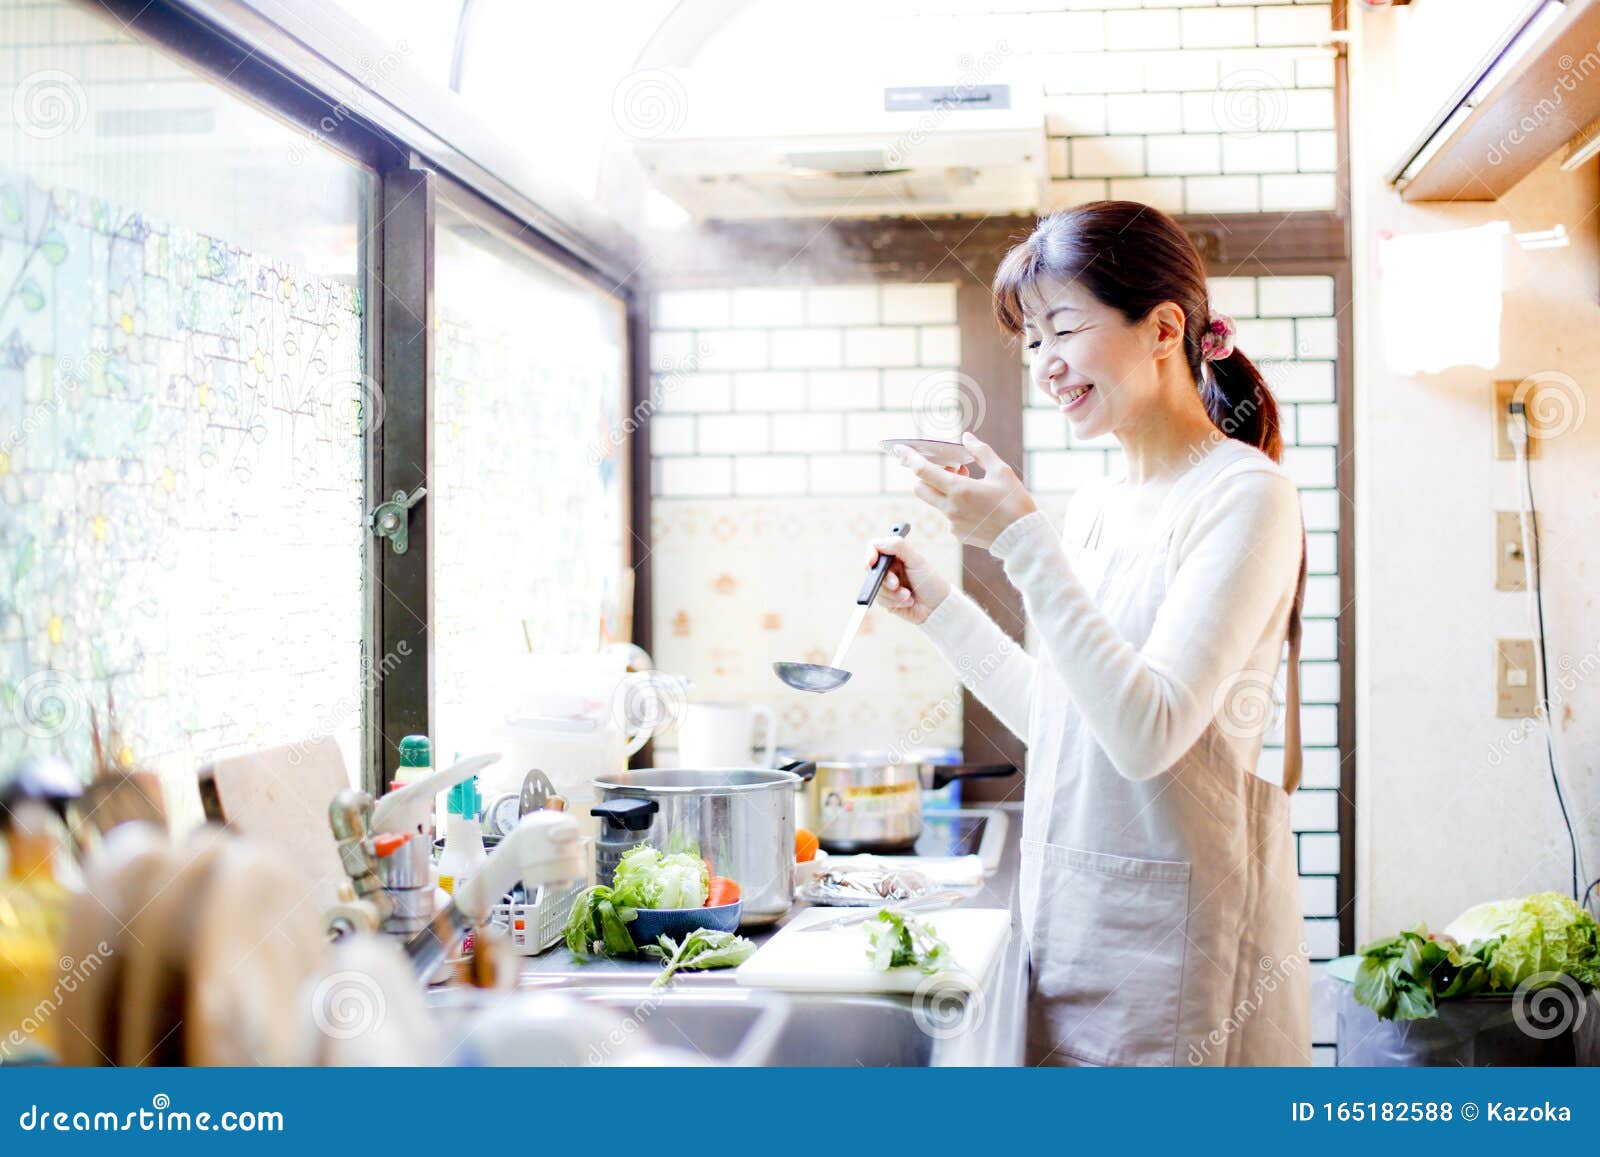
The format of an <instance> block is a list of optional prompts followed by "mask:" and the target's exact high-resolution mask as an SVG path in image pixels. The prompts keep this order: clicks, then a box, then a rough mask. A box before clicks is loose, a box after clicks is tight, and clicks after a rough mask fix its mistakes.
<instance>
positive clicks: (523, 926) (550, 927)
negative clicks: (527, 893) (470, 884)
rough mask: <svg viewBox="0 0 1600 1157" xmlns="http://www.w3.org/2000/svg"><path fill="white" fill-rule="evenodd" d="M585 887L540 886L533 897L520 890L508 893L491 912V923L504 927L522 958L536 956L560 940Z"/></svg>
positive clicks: (579, 885) (581, 884)
mask: <svg viewBox="0 0 1600 1157" xmlns="http://www.w3.org/2000/svg"><path fill="white" fill-rule="evenodd" d="M585 886H586V885H585V884H583V883H578V884H576V885H573V886H571V887H567V888H551V887H548V886H541V887H538V888H535V889H534V890H533V895H532V896H531V897H526V898H523V899H518V897H519V896H522V894H523V893H522V889H521V888H520V887H519V888H517V889H516V890H515V891H513V892H511V893H509V894H508V895H507V897H506V900H505V901H504V902H503V903H499V904H496V905H495V906H494V907H493V908H490V909H489V923H490V924H493V925H495V926H497V927H499V928H503V929H504V930H505V931H506V932H507V933H508V934H509V935H510V937H511V945H512V947H513V948H515V949H516V950H517V953H518V955H521V956H537V955H538V954H539V953H541V952H543V951H544V950H545V949H547V948H549V947H551V946H552V945H555V944H557V943H559V942H560V941H561V938H562V932H563V931H564V930H565V928H566V926H567V917H568V916H570V915H571V914H572V902H573V901H574V900H576V899H577V898H578V895H579V893H581V892H582V891H583V890H584V888H585Z"/></svg>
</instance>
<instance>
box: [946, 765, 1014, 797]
mask: <svg viewBox="0 0 1600 1157" xmlns="http://www.w3.org/2000/svg"><path fill="white" fill-rule="evenodd" d="M1016 774H1017V768H1016V765H1015V764H1012V763H953V764H940V765H939V766H937V767H935V768H934V769H933V790H934V791H938V790H939V789H940V788H941V787H947V786H949V785H950V784H952V783H954V782H955V781H956V780H958V779H1004V778H1006V776H1008V775H1016Z"/></svg>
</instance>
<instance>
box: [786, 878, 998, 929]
mask: <svg viewBox="0 0 1600 1157" xmlns="http://www.w3.org/2000/svg"><path fill="white" fill-rule="evenodd" d="M966 898H967V894H966V893H965V892H957V891H955V890H954V889H951V890H949V891H945V892H935V893H933V894H932V895H931V896H918V897H917V898H916V899H915V900H907V901H905V902H904V903H902V904H882V905H879V906H877V907H874V908H871V909H868V910H867V911H864V912H852V913H850V914H849V915H848V916H836V917H834V918H833V919H832V920H816V921H813V922H812V923H810V924H806V925H805V926H804V927H802V928H801V929H800V931H802V932H826V931H828V930H829V929H830V928H849V927H851V926H852V925H855V924H865V923H866V922H867V921H868V920H876V919H877V918H878V913H879V912H880V911H881V910H882V909H884V908H893V909H894V910H895V911H896V912H910V913H912V914H915V915H924V914H926V913H929V912H940V911H943V910H944V909H946V908H954V907H955V906H956V905H957V904H959V903H961V901H963V900H965V899H966Z"/></svg>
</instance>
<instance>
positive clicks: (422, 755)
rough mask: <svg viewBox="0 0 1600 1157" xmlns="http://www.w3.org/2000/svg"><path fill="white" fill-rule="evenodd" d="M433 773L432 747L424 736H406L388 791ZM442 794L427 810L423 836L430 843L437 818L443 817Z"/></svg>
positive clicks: (435, 832)
mask: <svg viewBox="0 0 1600 1157" xmlns="http://www.w3.org/2000/svg"><path fill="white" fill-rule="evenodd" d="M431 771H433V747H432V744H430V743H429V742H428V737H427V736H426V735H408V736H406V737H405V738H404V739H402V740H401V741H400V766H399V767H398V768H396V769H395V773H394V780H393V781H392V782H391V783H390V784H389V790H390V791H398V790H399V789H400V788H402V787H405V786H406V784H408V783H412V782H414V781H416V780H419V779H421V778H422V777H423V776H425V775H427V774H429V773H430V772H431ZM443 799H444V793H443V792H441V793H440V800H441V802H440V803H437V804H435V805H434V807H433V808H431V809H430V810H429V814H428V823H427V827H426V830H425V831H424V833H423V834H424V835H426V836H427V837H428V840H429V842H430V843H431V842H432V840H433V838H434V837H435V836H436V835H437V834H438V832H439V817H440V816H441V815H443V814H444V813H443V811H442V810H441V809H442V807H443V803H442V801H443Z"/></svg>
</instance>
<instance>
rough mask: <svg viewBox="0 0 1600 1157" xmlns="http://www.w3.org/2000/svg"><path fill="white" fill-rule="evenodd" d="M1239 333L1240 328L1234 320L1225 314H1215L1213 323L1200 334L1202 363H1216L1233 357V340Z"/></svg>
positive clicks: (1212, 318) (1212, 317) (1208, 324)
mask: <svg viewBox="0 0 1600 1157" xmlns="http://www.w3.org/2000/svg"><path fill="white" fill-rule="evenodd" d="M1238 333H1239V327H1238V326H1237V325H1236V324H1234V320H1233V318H1231V317H1229V316H1228V315H1227V314H1225V313H1214V314H1212V315H1211V321H1210V322H1209V323H1207V325H1206V328H1205V329H1204V330H1203V331H1201V334H1200V358H1201V360H1202V361H1208V362H1216V361H1221V360H1222V359H1223V358H1231V357H1232V356H1233V339H1234V338H1235V336H1237V335H1238Z"/></svg>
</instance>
